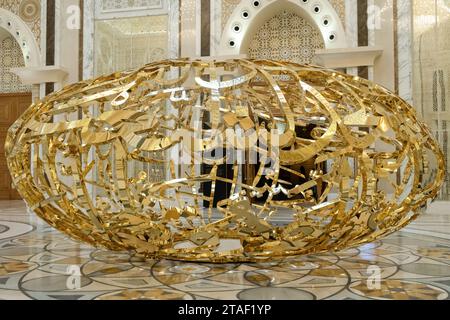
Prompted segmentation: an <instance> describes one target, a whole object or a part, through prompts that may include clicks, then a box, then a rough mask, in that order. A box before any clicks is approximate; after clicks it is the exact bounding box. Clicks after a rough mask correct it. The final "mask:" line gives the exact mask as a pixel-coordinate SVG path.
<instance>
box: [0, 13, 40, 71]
mask: <svg viewBox="0 0 450 320" xmlns="http://www.w3.org/2000/svg"><path fill="white" fill-rule="evenodd" d="M0 28H2V29H4V30H6V32H8V33H9V34H11V35H12V37H13V38H14V39H15V40H16V41H17V43H18V44H19V45H20V48H21V50H22V54H23V59H24V61H25V67H39V66H41V53H40V50H39V46H38V44H37V42H36V39H35V38H34V34H33V32H32V31H31V30H30V28H29V27H28V26H27V24H26V23H25V22H23V21H22V19H20V18H19V17H18V16H16V15H15V14H14V13H12V12H10V11H8V10H5V9H1V8H0Z"/></svg>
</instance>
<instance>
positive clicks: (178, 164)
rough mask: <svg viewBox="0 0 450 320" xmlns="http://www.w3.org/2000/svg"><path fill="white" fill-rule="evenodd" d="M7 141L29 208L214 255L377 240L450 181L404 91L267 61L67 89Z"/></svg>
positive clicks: (98, 240)
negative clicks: (403, 97) (397, 92)
mask: <svg viewBox="0 0 450 320" xmlns="http://www.w3.org/2000/svg"><path fill="white" fill-rule="evenodd" d="M6 152H7V158H8V165H9V169H10V171H11V174H12V177H13V181H14V185H15V186H16V187H17V190H18V191H19V193H20V194H21V196H22V197H23V198H24V199H25V201H26V202H27V204H28V206H29V207H30V208H31V210H33V211H34V212H35V213H36V214H37V215H38V216H40V217H41V218H43V219H44V220H45V221H47V222H48V223H49V224H51V225H52V226H53V227H55V228H57V229H59V230H61V231H62V232H65V233H67V234H68V235H70V236H71V237H73V238H75V239H78V240H81V241H85V242H87V243H90V244H92V245H95V246H103V247H106V248H109V249H112V250H124V249H126V250H134V251H136V252H137V253H138V254H142V255H145V256H146V257H152V258H168V259H181V260H192V261H207V262H233V261H234V262H243V261H260V260H264V259H275V258H280V257H284V256H291V255H299V254H309V253H317V252H324V251H329V250H332V251H335V250H341V249H344V248H348V247H351V246H356V245H361V244H364V243H367V242H370V241H373V240H376V239H379V238H381V237H383V236H386V235H387V234H390V233H392V232H394V231H396V230H399V229H400V228H402V227H404V226H406V225H407V224H408V223H409V222H411V221H412V220H413V219H415V218H416V217H417V216H418V214H419V213H420V212H421V209H422V208H424V207H425V206H426V204H427V201H428V200H433V199H434V198H435V197H436V195H437V193H438V191H439V189H440V186H441V184H442V183H443V179H444V160H443V155H442V153H441V151H440V149H439V146H438V144H437V142H436V141H435V139H434V138H433V136H432V134H431V133H430V131H429V130H428V129H427V127H426V126H425V125H424V124H423V123H421V122H420V121H419V120H417V118H416V115H415V112H414V111H413V109H412V108H411V107H410V106H409V105H408V104H407V103H406V102H404V101H403V100H401V99H400V98H399V97H397V96H395V95H394V94H392V93H391V92H389V91H387V90H386V89H384V88H382V87H380V86H378V85H376V84H374V83H371V82H369V81H366V80H363V79H360V78H357V77H352V76H349V75H344V74H339V73H337V72H333V71H330V70H324V69H321V68H318V67H313V66H303V65H297V64H293V63H284V62H283V63H282V62H275V61H266V60H264V61H249V60H229V61H189V60H174V61H163V62H158V63H152V64H149V65H147V66H145V67H143V68H141V69H139V70H135V71H129V72H122V73H115V74H113V75H110V76H106V77H102V78H99V79H96V80H92V81H84V82H80V83H77V84H74V85H71V86H68V87H66V88H64V89H63V90H61V91H59V92H57V93H53V94H51V95H49V96H48V97H46V98H45V99H44V100H42V101H40V102H38V103H36V104H34V105H32V106H31V107H30V108H29V109H28V110H27V111H26V112H25V114H24V115H23V116H22V117H21V118H20V119H19V120H17V122H16V123H15V124H14V125H13V126H12V128H11V129H10V131H9V134H8V138H7V143H6Z"/></svg>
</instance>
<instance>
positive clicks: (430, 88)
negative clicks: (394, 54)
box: [413, 0, 450, 199]
mask: <svg viewBox="0 0 450 320" xmlns="http://www.w3.org/2000/svg"><path fill="white" fill-rule="evenodd" d="M413 10H414V72H413V73H414V83H413V85H414V105H415V108H416V109H417V111H418V112H419V113H420V114H421V115H422V116H423V118H424V119H425V121H426V122H427V123H428V124H429V126H430V127H431V129H432V130H433V131H434V133H435V135H436V137H437V139H438V140H439V142H440V144H441V146H442V148H443V150H444V154H445V157H446V160H447V170H448V172H449V173H450V148H449V138H450V135H449V129H450V37H449V36H448V35H449V34H450V0H437V1H436V2H434V1H433V4H432V5H430V1H429V0H414V7H413ZM449 178H450V176H448V177H447V181H446V186H445V187H444V190H443V193H442V198H443V199H450V183H449Z"/></svg>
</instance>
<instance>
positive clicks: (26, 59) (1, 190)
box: [0, 8, 41, 200]
mask: <svg viewBox="0 0 450 320" xmlns="http://www.w3.org/2000/svg"><path fill="white" fill-rule="evenodd" d="M40 65H41V55H40V50H39V47H38V44H37V42H36V39H35V36H34V34H33V32H32V31H31V29H30V28H29V27H28V25H27V24H26V23H25V22H24V21H23V20H22V19H21V18H20V17H18V16H17V15H15V14H14V13H12V12H10V11H8V10H5V9H1V8H0V200H16V199H20V196H19V194H18V193H17V192H16V191H15V190H14V189H13V188H12V180H11V177H10V175H9V170H8V167H7V163H6V158H5V152H4V144H5V139H6V134H7V132H8V129H9V127H10V126H11V125H12V124H13V123H14V122H15V121H16V120H17V118H18V117H19V116H20V115H21V114H22V113H23V112H24V111H25V110H26V109H27V108H28V107H29V106H30V105H31V103H32V93H31V91H32V87H31V86H27V85H23V84H22V82H21V80H20V78H19V77H18V76H17V75H16V74H15V73H14V72H13V71H12V70H13V69H16V68H24V67H31V68H32V67H39V66H40Z"/></svg>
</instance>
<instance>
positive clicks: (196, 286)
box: [0, 201, 450, 300]
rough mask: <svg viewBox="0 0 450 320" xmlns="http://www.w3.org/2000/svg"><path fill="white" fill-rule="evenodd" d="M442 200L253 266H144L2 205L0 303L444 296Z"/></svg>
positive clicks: (11, 204) (447, 257)
mask: <svg viewBox="0 0 450 320" xmlns="http://www.w3.org/2000/svg"><path fill="white" fill-rule="evenodd" d="M449 292H450V202H436V203H434V204H433V205H432V206H431V207H430V209H429V210H428V213H427V214H425V215H423V216H422V217H421V218H420V219H419V220H418V221H416V222H415V223H413V224H412V225H410V226H409V227H408V228H406V229H404V230H403V231H401V232H398V233H396V234H394V235H392V236H390V237H388V238H386V239H385V240H383V241H378V242H375V243H373V244H369V245H365V246H362V247H360V248H358V249H350V250H347V251H344V252H340V253H337V254H332V253H330V254H321V255H313V256H304V257H298V258H291V259H286V260H283V261H278V262H273V263H261V264H225V265H213V264H198V263H184V262H174V261H166V260H163V261H143V260H142V259H140V258H137V257H133V256H131V255H130V254H128V253H126V252H124V253H117V252H109V251H105V250H97V249H94V248H92V247H90V246H88V245H84V244H80V243H77V242H75V241H72V240H70V239H68V238H67V237H66V236H64V235H63V234H61V233H60V232H58V231H55V230H54V229H52V228H51V227H49V226H47V225H46V224H45V223H43V222H41V220H39V219H38V218H36V217H35V216H34V215H30V214H29V213H27V211H26V208H25V205H24V203H23V202H21V201H7V202H0V300H1V299H79V300H85V299H88V300H90V299H100V300H111V299H177V300H178V299H186V300H190V299H231V300H233V299H241V300H275V299H293V300H299V299H300V300H311V299H337V300H343V299H396V300H399V299H402V300H406V299H428V300H442V299H449Z"/></svg>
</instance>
